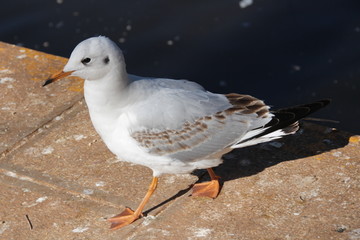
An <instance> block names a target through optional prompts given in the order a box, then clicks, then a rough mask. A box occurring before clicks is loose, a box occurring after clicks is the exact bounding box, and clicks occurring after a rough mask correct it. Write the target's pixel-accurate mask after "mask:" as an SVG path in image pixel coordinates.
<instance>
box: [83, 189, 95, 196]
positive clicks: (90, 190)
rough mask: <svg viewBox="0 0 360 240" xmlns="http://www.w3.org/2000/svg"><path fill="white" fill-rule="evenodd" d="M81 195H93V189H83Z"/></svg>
mask: <svg viewBox="0 0 360 240" xmlns="http://www.w3.org/2000/svg"><path fill="white" fill-rule="evenodd" d="M83 193H84V194H86V195H91V194H94V190H93V189H84V191H83Z"/></svg>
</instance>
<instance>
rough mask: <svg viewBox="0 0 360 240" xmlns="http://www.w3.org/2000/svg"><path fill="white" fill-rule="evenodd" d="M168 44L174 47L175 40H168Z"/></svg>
mask: <svg viewBox="0 0 360 240" xmlns="http://www.w3.org/2000/svg"><path fill="white" fill-rule="evenodd" d="M166 44H167V45H169V46H172V45H174V41H173V40H167V41H166Z"/></svg>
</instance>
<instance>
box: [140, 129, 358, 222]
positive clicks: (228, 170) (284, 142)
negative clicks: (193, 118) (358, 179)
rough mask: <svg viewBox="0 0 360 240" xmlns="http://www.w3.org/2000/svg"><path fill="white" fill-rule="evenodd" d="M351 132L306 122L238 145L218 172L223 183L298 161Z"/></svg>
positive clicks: (201, 174) (202, 177) (343, 141)
mask: <svg viewBox="0 0 360 240" xmlns="http://www.w3.org/2000/svg"><path fill="white" fill-rule="evenodd" d="M352 135H353V134H350V133H347V132H342V131H338V130H336V129H332V128H329V127H325V126H320V125H316V124H312V123H308V122H304V123H302V126H301V128H300V130H299V131H298V132H297V133H296V134H293V135H290V136H286V137H284V138H281V139H279V140H275V141H272V142H268V143H263V144H258V145H255V146H251V147H246V148H241V149H235V150H233V151H232V152H230V153H228V154H226V155H224V156H223V159H224V162H223V163H222V164H221V165H219V166H218V167H216V168H215V173H216V174H217V175H219V176H220V177H221V179H220V180H221V187H222V185H223V183H224V182H226V181H230V180H234V179H239V178H242V177H246V176H251V175H255V174H257V173H259V172H262V171H263V170H264V169H266V168H268V167H271V166H274V165H276V164H279V163H281V162H286V161H295V160H297V159H300V158H306V157H310V156H314V155H318V154H321V153H323V152H327V151H330V150H332V149H337V148H342V147H344V146H346V145H347V144H348V142H349V141H348V140H349V138H350V137H351V136H352ZM192 174H193V175H196V176H197V177H198V178H199V180H198V181H197V182H196V183H199V182H204V181H209V180H210V177H209V175H208V174H207V171H206V170H196V171H194V172H193V173H192ZM192 186H193V185H190V186H189V187H188V188H186V189H183V190H180V191H179V192H178V193H176V194H175V195H173V196H172V197H170V198H168V199H167V200H165V201H163V202H161V203H159V204H158V205H156V206H154V207H152V208H150V209H148V210H146V211H145V212H144V215H145V216H146V215H147V214H148V213H150V212H151V211H153V210H155V209H157V208H159V207H161V206H163V205H165V204H166V203H168V202H170V201H172V200H175V199H176V198H178V197H180V196H182V195H184V194H186V193H188V192H189V191H190V189H191V188H192Z"/></svg>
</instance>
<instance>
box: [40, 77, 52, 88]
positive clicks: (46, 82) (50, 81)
mask: <svg viewBox="0 0 360 240" xmlns="http://www.w3.org/2000/svg"><path fill="white" fill-rule="evenodd" d="M52 82H53V80H52V79H51V78H49V79H48V80H46V81H45V82H44V84H43V85H42V86H43V87H45V86H46V85H48V84H50V83H52Z"/></svg>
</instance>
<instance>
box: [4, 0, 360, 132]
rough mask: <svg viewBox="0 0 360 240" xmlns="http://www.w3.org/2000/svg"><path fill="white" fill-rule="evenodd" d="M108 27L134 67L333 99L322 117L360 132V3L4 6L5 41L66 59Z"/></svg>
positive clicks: (277, 98)
mask: <svg viewBox="0 0 360 240" xmlns="http://www.w3.org/2000/svg"><path fill="white" fill-rule="evenodd" d="M99 34H101V35H106V36H108V37H110V38H111V39H113V40H114V41H117V42H118V43H119V45H120V47H121V48H122V49H123V50H124V53H125V57H126V62H127V69H128V71H129V72H130V73H133V74H137V75H143V76H156V77H170V78H184V79H189V80H193V81H196V82H198V83H200V84H202V85H204V86H205V87H206V88H207V89H209V90H210V91H213V92H221V93H228V92H239V93H247V94H251V95H254V96H256V97H258V98H260V99H264V100H265V101H266V102H267V103H268V104H271V105H272V106H274V107H275V108H278V107H285V106H288V105H293V104H299V103H304V102H311V101H314V100H317V99H321V98H332V99H333V102H332V104H331V105H330V106H329V107H327V108H326V109H323V110H322V111H321V112H319V114H316V117H321V118H326V119H333V120H338V121H340V123H339V124H332V123H331V124H327V125H329V126H333V127H336V128H340V129H343V130H348V131H351V132H354V133H360V127H359V124H360V123H359V119H360V107H359V105H360V1H359V0H317V1H313V0H303V1H299V0H297V1H296V0H277V1H268V0H253V3H252V5H250V6H248V7H246V8H241V7H240V6H239V1H219V0H216V1H215V0H206V1H205V0H204V1H184V0H182V1H179V0H178V1H165V0H163V1H154V0H152V1H149V0H142V1H130V0H127V1H106V0H103V1H95V0H90V1H70V0H57V1H56V0H53V1H49V0H46V1H45V0H32V1H19V0H13V1H9V2H7V3H6V7H2V8H1V9H0V40H1V41H4V42H8V43H14V44H19V45H23V46H25V47H29V48H33V49H38V50H41V51H44V52H47V53H52V54H56V55H61V56H64V57H68V56H69V55H70V53H71V51H72V49H73V48H74V47H75V46H76V44H77V43H78V42H80V41H82V40H83V39H85V38H87V37H91V36H94V35H99Z"/></svg>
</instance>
